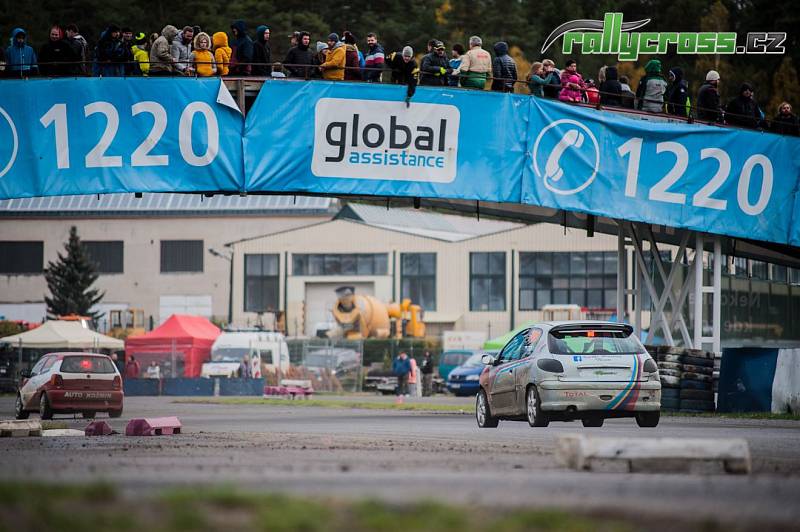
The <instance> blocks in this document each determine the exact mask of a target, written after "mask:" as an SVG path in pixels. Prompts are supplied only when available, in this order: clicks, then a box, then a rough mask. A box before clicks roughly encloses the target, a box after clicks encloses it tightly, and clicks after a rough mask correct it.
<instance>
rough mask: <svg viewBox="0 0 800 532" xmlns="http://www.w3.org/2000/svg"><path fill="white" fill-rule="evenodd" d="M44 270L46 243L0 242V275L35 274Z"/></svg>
mask: <svg viewBox="0 0 800 532" xmlns="http://www.w3.org/2000/svg"><path fill="white" fill-rule="evenodd" d="M43 269H44V242H23V241H3V242H0V274H5V275H19V274H35V273H42V270H43Z"/></svg>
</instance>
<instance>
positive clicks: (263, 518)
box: [0, 483, 637, 532]
mask: <svg viewBox="0 0 800 532" xmlns="http://www.w3.org/2000/svg"><path fill="white" fill-rule="evenodd" d="M636 528H637V527H636V526H635V523H634V522H633V521H626V520H623V519H614V518H609V517H605V516H590V515H580V514H578V513H577V512H575V511H570V512H566V511H554V510H514V509H508V508H503V509H502V510H492V509H487V508H483V507H478V506H475V505H467V506H464V507H459V506H454V505H446V504H439V503H434V502H425V503H410V504H400V503H397V504H394V503H393V504H388V503H385V502H378V501H372V500H366V501H365V500H361V501H346V500H337V499H328V498H315V499H311V498H307V497H296V496H288V495H276V494H267V493H260V492H245V491H243V490H240V489H236V488H232V487H225V486H220V487H211V488H200V489H197V488H194V489H179V490H171V491H166V492H161V493H156V494H151V495H148V496H146V497H144V498H140V499H137V500H129V499H123V498H121V497H119V496H118V495H117V493H116V490H115V489H114V488H113V487H111V486H108V485H104V484H99V485H91V484H90V485H78V486H75V485H72V486H62V485H58V486H53V485H50V486H48V485H42V484H19V483H16V484H11V483H2V484H0V530H14V531H16V532H27V531H29V530H30V531H36V532H47V531H50V530H59V531H67V532H71V531H76V532H77V531H86V530H115V531H116V530H121V531H141V530H148V532H151V531H152V532H167V531H184V530H186V531H189V530H191V531H209V532H212V531H217V530H219V531H226V532H227V531H239V530H241V531H249V530H268V531H274V532H290V531H291V532H294V531H302V532H362V531H363V532H366V531H381V532H418V531H419V532H489V531H496V530H502V531H504V532H505V531H511V532H515V531H520V532H522V531H529V530H530V531H550V530H553V531H567V532H582V531H595V530H599V531H609V532H611V531H614V532H616V531H619V532H624V531H628V530H635V529H636Z"/></svg>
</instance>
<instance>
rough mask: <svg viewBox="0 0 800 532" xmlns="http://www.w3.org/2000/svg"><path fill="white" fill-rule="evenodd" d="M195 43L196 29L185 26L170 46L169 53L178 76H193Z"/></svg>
mask: <svg viewBox="0 0 800 532" xmlns="http://www.w3.org/2000/svg"><path fill="white" fill-rule="evenodd" d="M193 42H194V28H193V27H191V26H184V27H183V29H182V30H181V32H180V34H178V37H177V38H176V39H173V40H172V42H171V43H170V45H169V53H170V54H172V59H173V60H174V61H175V68H176V70H177V72H178V74H184V75H187V76H189V75H193V74H194V70H193V69H192V61H191V59H190V58H191V56H192V43H193Z"/></svg>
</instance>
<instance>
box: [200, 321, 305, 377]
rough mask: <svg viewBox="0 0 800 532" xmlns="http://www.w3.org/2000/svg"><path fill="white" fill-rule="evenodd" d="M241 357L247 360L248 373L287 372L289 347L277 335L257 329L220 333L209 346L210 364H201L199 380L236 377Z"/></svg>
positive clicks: (256, 374) (281, 336) (255, 375)
mask: <svg viewBox="0 0 800 532" xmlns="http://www.w3.org/2000/svg"><path fill="white" fill-rule="evenodd" d="M245 355H247V356H248V357H249V359H250V364H251V374H252V376H253V377H254V378H259V377H261V376H262V371H268V372H275V371H276V370H277V369H278V367H280V370H281V371H282V372H283V371H287V370H288V369H289V346H288V345H287V343H286V338H284V336H283V334H281V333H278V332H268V331H262V330H258V329H240V330H235V331H223V332H222V334H220V335H219V336H218V337H217V339H216V340H215V341H214V345H212V346H211V362H206V363H205V364H203V369H202V372H201V376H202V377H237V376H238V375H239V366H240V365H241V363H242V360H243V359H244V357H245Z"/></svg>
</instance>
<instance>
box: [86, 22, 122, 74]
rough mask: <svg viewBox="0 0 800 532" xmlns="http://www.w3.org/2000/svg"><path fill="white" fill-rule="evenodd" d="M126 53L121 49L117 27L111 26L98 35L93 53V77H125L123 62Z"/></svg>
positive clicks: (119, 33)
mask: <svg viewBox="0 0 800 532" xmlns="http://www.w3.org/2000/svg"><path fill="white" fill-rule="evenodd" d="M127 58H128V52H126V51H125V50H124V49H123V48H122V38H121V31H120V29H119V26H117V25H115V24H111V25H110V26H108V28H106V30H105V31H104V32H103V33H102V34H101V35H100V40H99V41H97V46H95V51H94V65H93V72H94V75H95V76H102V77H107V78H110V77H122V76H124V75H125V60H126V59H127Z"/></svg>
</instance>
